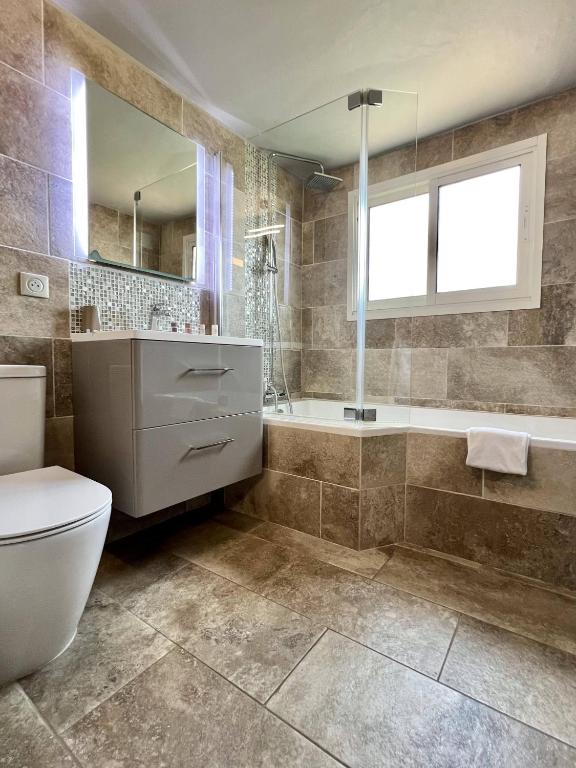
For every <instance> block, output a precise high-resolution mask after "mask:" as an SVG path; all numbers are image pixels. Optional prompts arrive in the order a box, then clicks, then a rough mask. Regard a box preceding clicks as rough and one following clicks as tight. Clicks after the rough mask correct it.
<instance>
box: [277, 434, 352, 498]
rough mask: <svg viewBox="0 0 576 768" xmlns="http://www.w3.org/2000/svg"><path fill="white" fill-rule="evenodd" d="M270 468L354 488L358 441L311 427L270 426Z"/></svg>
mask: <svg viewBox="0 0 576 768" xmlns="http://www.w3.org/2000/svg"><path fill="white" fill-rule="evenodd" d="M268 461H269V466H270V469H277V470H280V471H281V472H288V473H289V474H291V475H301V476H303V477H310V478H312V479H314V480H324V481H325V482H328V483H336V484H337V485H346V486H349V487H350V488H358V487H359V483H360V440H359V438H357V437H351V436H348V435H334V434H331V433H328V432H318V431H315V430H305V429H290V428H289V427H274V426H272V425H271V426H270V427H269V430H268Z"/></svg>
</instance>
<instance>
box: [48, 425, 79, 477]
mask: <svg viewBox="0 0 576 768" xmlns="http://www.w3.org/2000/svg"><path fill="white" fill-rule="evenodd" d="M44 465H45V466H46V467H53V466H58V467H64V468H65V469H72V470H73V469H74V418H73V417H72V416H65V417H64V418H61V419H46V436H45V444H44Z"/></svg>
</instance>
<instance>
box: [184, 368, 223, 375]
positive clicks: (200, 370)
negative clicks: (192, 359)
mask: <svg viewBox="0 0 576 768" xmlns="http://www.w3.org/2000/svg"><path fill="white" fill-rule="evenodd" d="M233 370H234V368H188V370H187V371H186V373H214V374H218V373H229V372H230V371H233Z"/></svg>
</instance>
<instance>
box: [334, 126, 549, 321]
mask: <svg viewBox="0 0 576 768" xmlns="http://www.w3.org/2000/svg"><path fill="white" fill-rule="evenodd" d="M546 142H547V136H546V134H541V135H539V136H535V137H533V138H530V139H525V140H523V141H518V142H514V143H513V144H508V145H506V146H503V147H497V148H496V149H491V150H488V151H486V152H481V153H478V154H475V155H470V156H469V157H465V158H461V159H458V160H453V161H451V162H449V163H444V164H443V165H437V166H434V167H432V168H426V169H424V170H422V171H415V172H414V173H410V174H407V175H405V176H400V177H397V178H395V179H390V180H388V181H384V182H380V183H378V184H373V185H370V186H369V187H368V206H369V208H370V207H373V206H374V205H382V204H384V203H387V202H394V201H395V200H401V199H405V198H408V197H412V196H415V195H417V194H424V193H429V194H430V199H429V211H428V216H429V218H428V274H427V293H426V294H425V295H422V296H406V297H398V298H394V299H380V300H372V301H369V300H368V301H367V304H366V318H367V319H379V318H396V317H418V316H426V315H446V314H460V313H468V312H490V311H503V310H510V309H532V308H536V307H539V306H540V294H541V276H542V241H543V226H544V190H545V175H546ZM517 165H520V166H521V172H520V200H519V206H518V260H517V281H516V285H514V286H496V287H492V288H473V289H468V290H462V291H451V292H444V293H437V292H436V273H437V255H438V253H437V252H438V200H439V189H440V187H442V186H444V185H446V184H452V183H457V182H459V181H464V180H466V179H469V178H474V177H478V176H482V175H485V174H488V173H493V172H496V171H498V170H504V169H505V168H510V167H513V166H517ZM369 218H370V217H369V216H368V219H369ZM357 221H358V190H353V191H351V192H349V193H348V280H347V283H348V285H347V288H348V295H347V316H348V320H355V319H356V275H357V259H358V249H357V246H356V243H357ZM368 226H369V221H368ZM368 242H370V238H369V236H368ZM367 273H369V268H368V270H367ZM367 295H368V291H367Z"/></svg>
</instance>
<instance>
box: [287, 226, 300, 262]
mask: <svg viewBox="0 0 576 768" xmlns="http://www.w3.org/2000/svg"><path fill="white" fill-rule="evenodd" d="M288 223H289V226H290V234H291V238H290V259H291V261H292V263H293V264H296V265H297V266H298V267H301V266H302V222H301V221H298V220H297V219H288Z"/></svg>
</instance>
